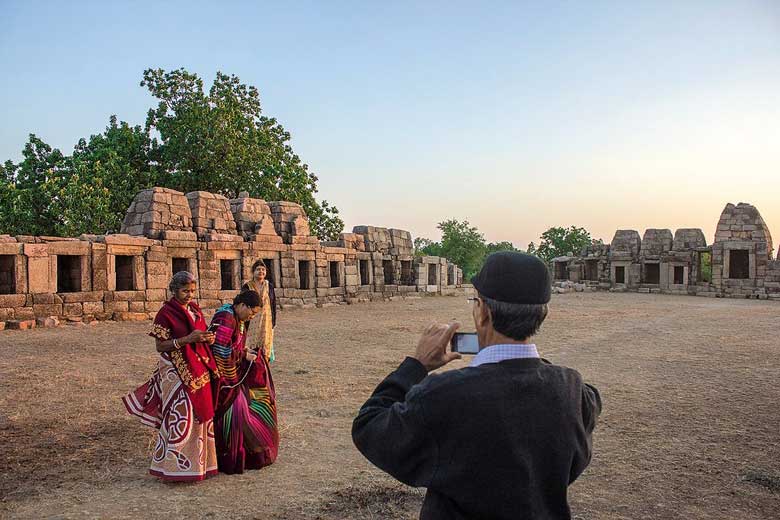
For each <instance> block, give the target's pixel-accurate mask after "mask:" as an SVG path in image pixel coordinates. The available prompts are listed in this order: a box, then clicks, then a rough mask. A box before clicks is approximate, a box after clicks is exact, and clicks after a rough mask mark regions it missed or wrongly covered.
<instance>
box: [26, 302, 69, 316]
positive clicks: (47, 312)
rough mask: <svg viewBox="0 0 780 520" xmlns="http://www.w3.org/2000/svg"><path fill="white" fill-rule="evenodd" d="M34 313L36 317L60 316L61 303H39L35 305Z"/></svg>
mask: <svg viewBox="0 0 780 520" xmlns="http://www.w3.org/2000/svg"><path fill="white" fill-rule="evenodd" d="M33 313H34V314H35V317H36V318H41V317H46V316H60V315H61V314H62V304H61V303H51V304H49V303H38V304H34V305H33Z"/></svg>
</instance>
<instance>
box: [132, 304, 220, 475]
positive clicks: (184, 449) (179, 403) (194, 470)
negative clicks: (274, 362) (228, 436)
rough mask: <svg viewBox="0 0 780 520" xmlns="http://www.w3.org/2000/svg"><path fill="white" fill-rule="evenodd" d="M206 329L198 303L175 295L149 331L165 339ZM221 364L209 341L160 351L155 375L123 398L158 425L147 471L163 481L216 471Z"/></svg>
mask: <svg viewBox="0 0 780 520" xmlns="http://www.w3.org/2000/svg"><path fill="white" fill-rule="evenodd" d="M193 330H206V321H205V319H204V318H203V313H202V312H201V310H200V307H198V305H197V304H196V303H195V302H190V303H189V304H188V307H187V309H185V307H184V306H183V305H181V304H180V303H178V302H177V301H176V300H175V299H173V298H172V299H171V300H170V301H168V302H166V303H165V304H164V305H163V307H162V309H160V311H159V312H158V313H157V316H156V317H155V319H154V323H153V324H152V330H151V331H150V332H149V335H150V336H152V337H153V338H156V339H159V340H161V341H167V340H170V339H173V338H181V337H183V336H186V335H188V334H189V333H190V332H192V331H193ZM216 372H217V366H216V364H215V362H214V358H213V356H212V355H211V350H210V349H209V346H208V345H207V344H206V343H191V344H187V345H182V346H181V348H179V349H177V350H174V351H171V352H169V353H162V354H160V359H159V360H158V364H157V369H156V370H155V372H154V374H153V375H152V377H151V379H149V381H147V382H146V383H144V384H143V385H141V386H140V387H138V388H137V389H136V390H135V391H134V392H132V393H130V394H128V395H127V396H125V397H123V398H122V401H123V402H124V404H125V407H126V408H127V411H128V412H129V413H130V414H131V415H134V416H135V417H137V418H138V419H140V421H141V422H142V423H143V424H146V425H147V426H151V427H153V428H157V429H158V430H159V431H158V435H157V443H156V446H155V449H154V453H153V456H152V464H151V468H150V469H149V472H150V473H151V474H152V475H155V476H157V477H160V478H162V479H164V480H171V481H192V480H202V479H204V478H206V477H208V476H211V475H215V474H216V473H217V463H216V448H215V443H214V421H213V418H214V403H213V401H212V388H211V379H212V377H213V376H214V377H215V376H216Z"/></svg>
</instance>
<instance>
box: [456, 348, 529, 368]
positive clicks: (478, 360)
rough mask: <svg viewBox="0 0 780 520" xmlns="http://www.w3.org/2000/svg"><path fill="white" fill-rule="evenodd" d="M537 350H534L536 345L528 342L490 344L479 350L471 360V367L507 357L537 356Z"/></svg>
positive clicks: (495, 361)
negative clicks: (522, 343) (520, 343)
mask: <svg viewBox="0 0 780 520" xmlns="http://www.w3.org/2000/svg"><path fill="white" fill-rule="evenodd" d="M538 357H539V352H537V350H536V345H535V344H533V343H529V344H526V345H518V344H504V343H502V344H500V345H490V346H489V347H485V348H483V349H482V350H480V351H479V353H478V354H477V355H476V356H474V359H473V360H472V361H471V365H470V366H472V367H477V366H479V365H484V364H486V363H500V362H501V361H506V360H507V359H522V358H538Z"/></svg>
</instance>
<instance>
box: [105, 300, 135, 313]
mask: <svg viewBox="0 0 780 520" xmlns="http://www.w3.org/2000/svg"><path fill="white" fill-rule="evenodd" d="M103 305H104V309H105V311H104V312H109V313H114V312H127V310H128V307H129V304H128V302H126V301H107V302H105V303H104V304H103Z"/></svg>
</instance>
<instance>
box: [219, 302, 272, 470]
mask: <svg viewBox="0 0 780 520" xmlns="http://www.w3.org/2000/svg"><path fill="white" fill-rule="evenodd" d="M260 305H261V299H260V295H259V294H257V293H256V292H255V291H244V292H241V293H240V294H239V295H238V296H236V297H235V299H234V300H233V304H232V305H229V304H227V305H223V306H222V307H221V308H219V309H218V310H217V313H216V314H215V315H214V318H213V319H212V325H213V324H217V329H216V331H215V336H216V337H215V340H214V344H213V345H212V346H211V350H212V352H213V354H214V359H215V361H216V364H217V368H218V370H219V379H218V380H217V381H215V382H214V383H213V391H214V398H215V402H216V405H215V407H216V409H215V411H214V432H215V434H216V443H217V461H218V465H219V471H221V472H223V473H243V472H244V470H246V469H260V468H262V467H264V466H268V465H269V464H272V463H273V462H274V461H275V460H276V455H277V453H278V449H279V431H278V430H277V424H276V394H275V392H274V383H273V380H272V379H271V369H270V368H269V366H268V360H267V359H266V357H265V356H263V355H259V356H258V353H257V352H256V351H253V350H248V349H247V348H246V347H245V341H246V331H247V327H248V325H249V321H250V320H251V319H252V318H253V317H254V316H255V315H256V314H257V313H258V312H260V310H261V309H260Z"/></svg>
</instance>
